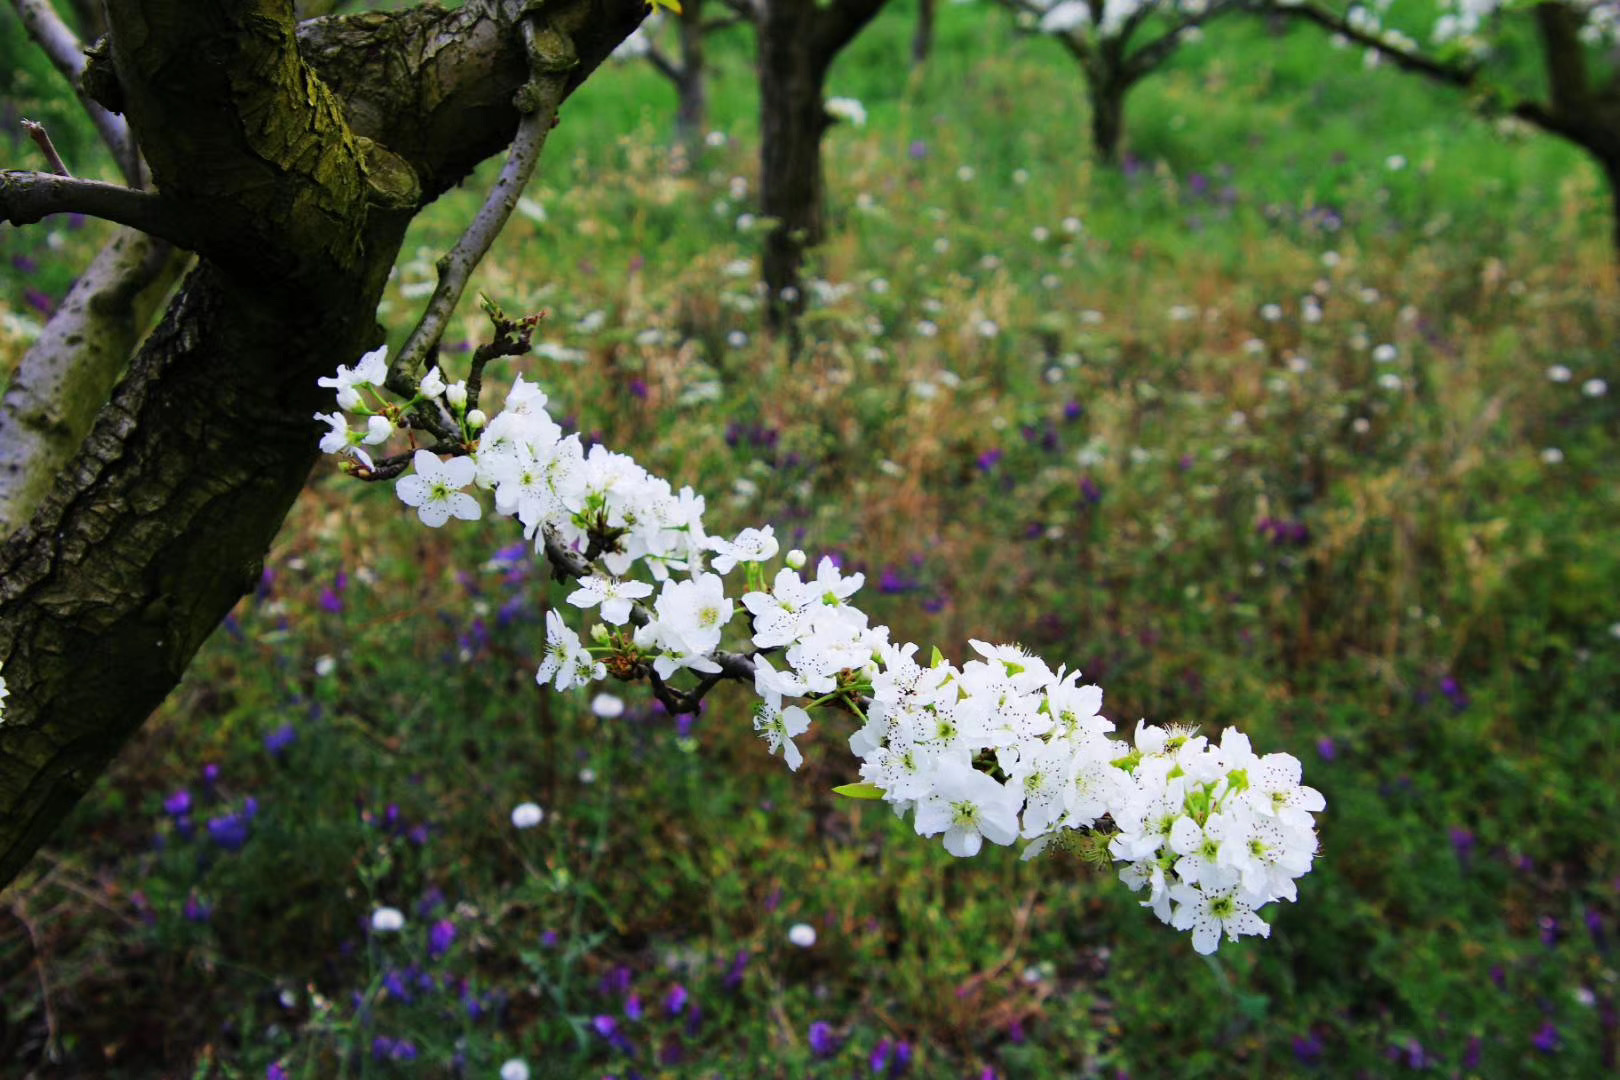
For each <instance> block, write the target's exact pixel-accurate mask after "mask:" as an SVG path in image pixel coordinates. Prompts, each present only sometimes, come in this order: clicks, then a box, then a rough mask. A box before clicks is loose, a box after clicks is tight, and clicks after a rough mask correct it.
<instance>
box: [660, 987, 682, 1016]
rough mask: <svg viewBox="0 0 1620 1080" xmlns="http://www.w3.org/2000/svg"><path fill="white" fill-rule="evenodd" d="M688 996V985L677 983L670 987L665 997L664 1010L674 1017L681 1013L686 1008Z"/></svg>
mask: <svg viewBox="0 0 1620 1080" xmlns="http://www.w3.org/2000/svg"><path fill="white" fill-rule="evenodd" d="M686 998H687V993H686V987H684V986H682V985H681V984H680V983H676V984H675V985H674V986H672V987H670V988H669V993H668V994H667V995H666V996H665V997H664V1011H665V1012H666V1013H668V1014H669V1015H670V1016H672V1017H674V1016H679V1015H681V1012H682V1010H684V1009H685V1008H686Z"/></svg>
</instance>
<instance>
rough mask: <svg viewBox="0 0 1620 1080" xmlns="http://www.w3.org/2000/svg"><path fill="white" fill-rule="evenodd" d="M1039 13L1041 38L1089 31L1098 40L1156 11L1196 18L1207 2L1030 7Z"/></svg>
mask: <svg viewBox="0 0 1620 1080" xmlns="http://www.w3.org/2000/svg"><path fill="white" fill-rule="evenodd" d="M1032 6H1033V7H1034V8H1036V9H1037V10H1039V11H1040V19H1039V22H1038V26H1039V29H1040V31H1041V33H1043V34H1077V33H1078V34H1084V33H1087V32H1089V31H1091V30H1093V29H1095V30H1096V32H1097V36H1099V37H1102V38H1117V37H1119V35H1120V34H1121V32H1123V31H1124V30H1125V27H1126V24H1127V23H1131V22H1132V21H1133V20H1136V19H1139V18H1142V17H1143V16H1145V15H1148V14H1151V13H1154V12H1155V11H1157V12H1158V13H1160V14H1163V15H1164V16H1165V17H1167V18H1171V19H1177V18H1189V19H1191V18H1198V17H1200V16H1202V15H1203V14H1204V13H1205V12H1207V11H1208V10H1209V6H1210V0H1104V2H1103V3H1102V4H1101V5H1100V7H1101V9H1102V10H1101V13H1100V14H1099V13H1098V11H1097V10H1096V9H1097V7H1098V6H1099V5H1097V4H1095V3H1093V2H1092V0H1059V2H1058V3H1054V4H1050V5H1047V4H1044V3H1039V2H1036V3H1034V4H1032Z"/></svg>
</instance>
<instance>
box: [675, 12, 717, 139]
mask: <svg viewBox="0 0 1620 1080" xmlns="http://www.w3.org/2000/svg"><path fill="white" fill-rule="evenodd" d="M677 29H678V31H679V33H680V39H681V69H680V78H679V79H677V80H676V81H675V93H676V95H677V96H678V100H677V102H676V106H675V138H676V141H677V142H679V143H680V144H681V145H682V146H684V147H686V151H687V160H688V161H696V160H697V152H698V151H699V150H701V149H702V148H703V137H704V135H706V134H708V130H709V91H708V73H707V72H705V71H704V69H703V0H686V2H685V3H683V4H682V5H681V16H680V22H679V24H678V27H677Z"/></svg>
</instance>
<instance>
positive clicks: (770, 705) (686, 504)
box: [321, 353, 1324, 953]
mask: <svg viewBox="0 0 1620 1080" xmlns="http://www.w3.org/2000/svg"><path fill="white" fill-rule="evenodd" d="M381 362H382V361H381V354H380V353H374V354H371V355H369V356H368V357H367V358H366V359H365V360H364V361H362V363H361V364H360V365H359V366H357V368H356V369H354V370H353V371H350V370H349V369H347V368H341V369H339V372H338V376H337V378H336V379H333V380H322V384H323V385H329V386H332V387H333V388H334V389H336V390H337V392H338V395H339V405H340V407H346V408H351V409H354V410H358V411H359V412H360V413H361V414H362V415H364V416H367V417H368V418H370V419H375V418H377V417H379V416H381V417H388V416H397V415H399V411H398V410H397V409H395V410H392V411H388V410H386V409H385V410H384V411H376V410H373V409H371V408H368V407H367V406H366V405H365V404H364V403H363V401H362V400H361V398H360V395H359V391H361V390H369V391H371V392H372V393H373V394H375V393H376V388H377V387H378V386H379V385H380V384H381V381H382V374H381V371H380V370H379V368H378V365H379V364H380V363H381ZM424 387H425V388H427V389H428V390H429V391H430V393H429V394H428V396H433V397H436V398H437V399H438V400H440V401H441V403H442V404H443V405H444V406H445V408H446V409H448V411H449V412H450V414H451V415H453V416H454V417H455V418H456V419H457V421H458V423H459V424H460V425H461V429H462V432H463V434H464V435H465V436H467V437H468V439H469V445H470V446H471V447H472V452H471V453H469V454H467V455H465V456H460V457H452V458H451V459H449V460H448V461H441V460H440V458H439V457H438V456H437V455H435V454H433V453H430V452H428V451H426V450H418V451H416V453H415V455H414V458H413V463H414V466H415V472H414V473H413V474H410V475H406V476H403V477H401V478H400V479H399V480H398V481H397V482H396V491H397V493H398V494H399V497H400V499H401V501H403V502H405V503H406V504H407V505H409V506H411V507H413V508H415V510H416V511H417V514H418V515H419V516H420V518H421V520H422V522H423V523H424V524H426V525H429V526H432V527H438V526H440V525H443V524H444V523H445V522H446V521H448V520H449V519H450V518H451V517H458V518H468V519H471V518H477V517H478V516H479V514H480V513H481V510H480V504H479V502H478V500H476V499H474V498H473V497H472V496H471V495H469V494H468V493H467V492H465V491H463V490H461V489H462V488H464V487H467V486H469V485H473V486H476V487H478V488H482V489H484V490H486V491H491V492H493V496H494V504H495V508H496V510H497V511H498V512H499V513H501V514H504V515H509V516H513V517H516V518H517V519H518V521H519V522H521V523H522V525H523V528H524V535H525V536H526V537H529V538H531V539H532V540H533V541H534V544H535V547H536V550H537V551H543V550H544V549H545V548H546V546H547V545H548V544H551V545H557V546H560V547H561V548H562V549H563V550H564V551H567V552H571V553H573V554H574V555H577V556H579V557H580V558H579V560H578V562H577V564H576V566H575V567H574V571H575V572H577V571H578V570H579V568H580V567H582V566H584V567H588V571H587V572H585V573H584V575H583V576H581V577H579V578H578V580H577V581H576V584H575V587H574V589H573V591H572V592H570V593H569V594H568V596H567V598H566V604H567V609H571V610H573V611H575V612H577V613H579V615H580V617H581V618H583V617H584V613H585V612H587V611H595V612H596V615H597V617H599V619H600V624H599V625H597V626H595V627H594V628H593V630H592V632H591V633H590V634H589V635H588V640H590V641H591V642H592V644H589V645H587V644H586V639H582V638H581V636H580V634H579V632H578V631H577V630H576V629H575V628H574V627H573V626H572V625H570V623H571V621H572V620H571V619H569V618H565V617H564V615H563V613H562V611H560V610H556V609H553V610H551V611H550V612H548V613H547V616H546V644H545V652H544V656H543V658H542V660H541V663H540V667H539V670H538V672H537V673H536V680H537V681H538V682H539V683H541V684H542V685H546V684H549V685H551V686H553V687H555V688H556V689H557V690H567V689H570V688H574V687H581V686H587V685H589V684H591V683H593V682H596V681H598V680H601V679H604V678H606V677H607V676H608V674H609V672H610V671H612V672H613V673H614V674H615V675H617V676H619V677H622V678H636V677H641V676H649V674H650V677H654V678H656V679H657V680H660V681H662V682H664V683H667V682H668V680H670V679H672V678H673V677H675V676H676V675H677V674H678V673H679V672H680V671H682V670H683V669H688V670H690V671H692V672H694V673H696V674H697V675H698V676H703V677H711V678H712V677H718V676H719V675H720V674H721V673H722V672H723V671H725V670H726V666H725V665H724V664H722V663H721V660H720V654H719V652H718V650H719V649H720V648H721V644H722V641H723V638H724V635H725V632H726V630H727V629H728V627H730V625H731V624H732V623H733V621H734V620H735V619H736V616H737V615H738V614H739V612H745V613H746V622H747V623H748V627H747V629H746V631H744V632H743V633H744V634H745V636H746V637H747V638H748V639H749V644H751V645H752V650H751V653H752V654H751V655H750V656H748V657H747V659H748V660H749V661H750V662H751V665H752V671H753V689H754V692H755V694H756V696H757V698H758V700H757V702H756V704H755V706H754V717H753V721H754V728H755V730H756V731H757V732H758V733H759V734H760V736H761V737H762V738H764V739H765V741H766V742H767V744H768V746H769V749H770V751H771V752H772V753H777V752H780V753H781V754H782V756H783V758H784V759H785V760H786V762H787V764H788V767H789V768H791V769H797V768H798V767H799V766H800V764H802V762H803V755H802V753H801V751H800V749H799V747H798V746H797V744H796V743H795V740H796V739H797V738H798V737H799V736H801V735H803V734H805V732H807V731H808V730H809V729H810V726H811V715H810V710H812V709H816V708H818V707H819V708H834V709H836V710H838V711H841V712H845V713H846V714H849V713H852V714H854V715H855V716H856V717H858V718H859V719H858V722H859V724H860V727H859V730H857V731H856V732H855V734H854V735H853V736H852V737H851V738H850V740H849V744H850V748H851V750H852V751H853V752H854V754H855V756H856V757H857V758H859V759H860V775H861V780H862V782H861V783H858V784H852V785H848V786H846V787H844V788H840V789H839V790H840V791H841V792H844V793H846V794H850V795H854V796H857V797H865V798H874V799H875V798H881V799H883V800H885V801H887V802H888V803H889V804H890V805H891V806H892V807H893V808H894V810H895V811H896V812H897V813H898V814H901V815H906V814H910V815H911V820H912V823H913V825H914V827H915V828H916V831H917V832H918V834H920V835H922V836H943V840H944V845H945V848H946V850H948V851H949V852H951V854H953V855H957V856H971V855H974V854H977V853H978V852H979V850H980V849H981V847H982V846H983V842H984V841H985V840H989V841H990V842H991V843H993V844H1011V843H1013V842H1014V841H1015V840H1018V839H1020V838H1021V839H1024V840H1026V841H1032V843H1030V844H1029V846H1028V848H1027V849H1026V852H1025V857H1026V858H1029V857H1032V856H1033V855H1035V854H1038V853H1039V852H1041V851H1042V850H1045V849H1048V848H1052V849H1056V850H1081V849H1085V848H1086V847H1087V846H1088V841H1089V845H1090V848H1091V850H1092V851H1093V852H1094V853H1101V852H1106V856H1111V857H1112V858H1113V859H1114V860H1115V861H1116V862H1117V863H1119V864H1121V871H1120V872H1121V877H1122V878H1123V879H1124V881H1125V883H1126V884H1127V885H1129V886H1130V887H1131V888H1132V889H1134V890H1141V889H1143V888H1146V889H1147V890H1148V892H1147V899H1146V900H1145V901H1143V904H1144V906H1146V907H1150V908H1152V910H1153V911H1154V912H1155V913H1156V914H1157V915H1158V916H1159V917H1160V918H1161V919H1163V920H1165V921H1167V922H1169V923H1171V924H1172V925H1173V926H1175V927H1176V928H1178V929H1184V930H1186V929H1190V930H1192V932H1193V945H1194V947H1195V948H1196V949H1197V950H1198V951H1199V952H1205V953H1207V952H1211V951H1213V950H1214V949H1215V947H1216V946H1217V945H1218V944H1219V941H1220V938H1221V935H1222V934H1223V932H1224V933H1225V934H1226V935H1228V936H1230V937H1233V938H1236V937H1238V936H1240V935H1244V934H1260V935H1266V934H1268V933H1269V932H1270V928H1269V926H1268V925H1267V924H1266V923H1265V922H1264V921H1263V920H1261V919H1260V918H1259V917H1258V916H1257V915H1256V914H1255V911H1256V909H1258V908H1260V907H1262V906H1263V905H1265V904H1267V903H1270V902H1271V901H1274V900H1290V901H1291V900H1293V899H1294V897H1295V887H1294V880H1295V879H1296V878H1298V877H1299V876H1300V875H1301V874H1304V873H1305V872H1306V871H1308V870H1309V869H1310V866H1311V862H1312V860H1313V858H1314V857H1315V854H1316V833H1315V828H1314V822H1313V819H1312V816H1311V815H1312V814H1313V813H1314V812H1316V811H1318V810H1321V809H1322V808H1323V806H1324V802H1323V799H1322V796H1321V795H1320V794H1319V793H1317V792H1316V791H1314V790H1313V789H1311V788H1309V787H1305V786H1303V785H1302V784H1301V783H1300V764H1299V762H1298V760H1296V759H1295V758H1293V757H1290V756H1289V755H1287V754H1269V755H1266V756H1265V757H1257V756H1256V755H1255V754H1254V753H1253V752H1252V751H1251V750H1250V748H1249V741H1248V739H1247V738H1245V737H1244V736H1243V735H1241V734H1239V733H1238V732H1237V731H1235V730H1230V729H1229V730H1227V731H1226V732H1225V734H1224V736H1223V737H1222V739H1221V742H1220V744H1219V746H1211V745H1210V744H1209V743H1208V741H1207V740H1206V739H1205V738H1203V737H1202V736H1197V735H1194V734H1193V733H1191V732H1190V731H1179V730H1176V729H1170V730H1166V729H1164V728H1159V727H1153V726H1149V725H1147V724H1145V723H1142V724H1138V726H1137V728H1136V731H1135V734H1134V737H1133V739H1132V740H1130V741H1129V742H1126V741H1121V740H1119V739H1116V738H1113V737H1111V735H1110V733H1111V732H1112V731H1113V730H1114V725H1113V723H1112V722H1110V721H1109V720H1107V719H1104V718H1103V716H1102V715H1101V709H1102V697H1103V695H1102V690H1101V689H1099V688H1098V687H1096V686H1093V685H1088V684H1084V683H1082V682H1081V681H1080V673H1079V672H1078V671H1068V670H1067V669H1065V668H1059V669H1058V670H1057V671H1056V672H1054V671H1052V670H1051V669H1050V668H1049V667H1048V666H1047V664H1046V663H1045V662H1044V661H1043V660H1041V659H1040V658H1039V657H1037V656H1033V655H1031V654H1030V653H1028V652H1026V651H1024V650H1023V649H1021V648H1019V647H1017V646H1014V645H991V644H987V643H985V642H981V641H974V642H973V643H972V645H973V649H974V651H975V652H976V653H977V657H976V658H974V659H971V660H968V661H967V662H966V663H964V664H962V665H961V666H960V667H958V666H957V665H955V664H952V663H949V662H948V661H946V660H945V659H944V657H942V656H941V655H940V654H939V653H938V651H937V650H936V651H935V652H934V653H933V655H932V656H931V657H930V658H929V660H928V662H927V663H926V664H924V663H921V662H919V661H918V659H917V652H918V647H917V646H916V645H914V644H909V643H907V644H900V643H896V642H892V641H891V640H890V634H889V628H888V627H886V626H880V625H873V624H872V623H871V621H870V620H869V619H868V617H867V615H866V613H865V612H863V611H861V610H860V608H858V607H856V606H855V604H854V603H853V602H852V598H853V597H854V596H855V594H856V593H857V592H858V591H859V590H860V588H861V586H862V585H863V584H864V576H863V575H861V574H858V573H855V574H845V573H844V572H843V571H842V570H841V569H840V568H839V567H838V566H837V564H835V563H834V562H833V561H832V560H831V559H829V558H823V559H822V560H821V561H820V563H819V564H818V565H817V566H816V568H815V574H814V576H813V577H809V578H806V577H805V576H803V574H802V571H803V570H804V568H805V564H806V560H805V557H804V554H803V553H802V552H799V551H790V552H787V553H786V554H785V555H784V557H783V559H782V562H783V563H784V564H785V565H782V566H780V567H779V568H778V569H777V570H776V572H775V574H774V575H772V576H768V573H767V566H768V564H771V563H772V562H773V561H774V560H775V559H776V557H777V555H778V552H779V551H780V546H779V544H778V542H777V539H776V537H775V534H774V533H773V531H772V529H771V527H770V526H765V527H763V528H757V529H753V528H751V529H744V530H743V531H742V532H741V533H739V534H738V535H737V536H735V537H732V538H730V539H726V538H723V537H714V536H710V535H708V533H707V532H706V531H705V529H704V525H703V511H704V502H703V499H702V498H701V497H700V496H698V495H696V494H694V493H693V492H692V490H691V489H690V488H682V489H680V490H679V491H675V490H673V489H672V488H671V486H670V484H669V483H668V482H667V481H665V480H662V479H660V478H658V477H656V476H652V475H650V474H649V473H648V472H647V471H646V470H644V469H643V468H641V466H639V465H637V464H636V463H635V462H634V461H633V460H632V459H630V458H629V457H626V456H624V455H622V454H616V453H613V452H611V451H609V450H607V449H606V448H605V447H602V446H599V445H598V446H593V447H591V448H590V450H589V451H586V450H585V449H584V448H583V446H582V445H581V442H580V439H579V437H578V436H577V435H566V436H565V435H564V434H563V432H562V429H561V428H560V427H559V425H558V424H557V423H556V421H554V420H553V419H552V417H551V416H550V414H549V413H548V412H547V411H546V408H545V406H546V395H545V394H544V393H542V392H541V391H540V389H539V388H538V387H537V386H535V385H534V384H533V383H529V382H525V381H524V380H523V379H522V378H521V377H520V378H519V379H518V380H517V382H516V383H515V384H514V385H513V387H512V389H511V390H510V391H509V392H508V394H507V396H506V401H505V407H504V408H503V409H502V410H501V411H500V412H499V413H497V414H496V415H495V417H494V418H493V419H490V420H488V421H487V424H486V422H485V420H484V417H483V416H481V415H478V414H477V410H472V411H471V412H469V411H468V410H467V409H466V404H467V401H466V395H465V393H464V392H463V393H461V394H459V395H457V394H454V393H452V389H453V388H451V387H446V386H444V384H443V381H442V378H440V377H439V376H438V373H437V371H435V372H433V373H432V375H431V376H430V378H429V379H428V380H425V381H424ZM345 402H349V403H350V404H348V405H345ZM321 419H323V420H326V421H327V422H329V423H330V422H332V421H331V419H330V417H327V416H322V417H321ZM369 426H370V424H369V419H368V428H369ZM344 427H345V430H346V423H345V425H344ZM336 429H337V425H336V424H334V430H336ZM480 433H481V434H480ZM475 435H476V436H477V437H476V441H475V442H474V441H472V439H473V437H474V436H475ZM356 449H357V447H356V444H354V443H353V442H350V441H345V440H334V445H333V450H334V451H335V452H339V453H349V454H352V455H354V456H356V457H358V456H359V455H358V454H357V453H356ZM593 545H594V547H593ZM591 556H594V558H590V561H589V562H588V563H587V562H586V561H585V560H586V558H587V557H591ZM739 579H740V583H741V589H740V591H739V592H737V599H736V600H733V598H732V597H733V594H734V593H733V591H732V590H730V588H729V587H731V586H735V585H737V584H738V583H739ZM565 610H566V609H565ZM773 661H774V662H773ZM736 670H737V669H736V668H733V671H732V673H733V674H735V673H736ZM741 670H744V671H745V670H746V668H742V669H741ZM1104 840H1106V846H1104Z"/></svg>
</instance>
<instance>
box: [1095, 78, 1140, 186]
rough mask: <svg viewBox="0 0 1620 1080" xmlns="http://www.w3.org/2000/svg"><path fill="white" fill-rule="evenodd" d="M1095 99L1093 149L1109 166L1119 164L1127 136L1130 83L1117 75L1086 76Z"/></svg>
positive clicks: (1098, 157) (1099, 158) (1098, 158)
mask: <svg viewBox="0 0 1620 1080" xmlns="http://www.w3.org/2000/svg"><path fill="white" fill-rule="evenodd" d="M1086 87H1087V89H1088V90H1089V91H1090V96H1091V147H1092V149H1093V150H1094V151H1096V154H1097V160H1099V161H1101V162H1103V163H1104V164H1105V165H1116V164H1118V163H1119V143H1120V139H1121V137H1122V136H1123V135H1124V134H1125V95H1126V93H1127V92H1128V91H1129V89H1130V84H1129V83H1127V82H1126V81H1125V80H1124V79H1122V78H1119V77H1118V76H1117V75H1116V74H1115V73H1113V72H1109V71H1101V72H1098V73H1097V74H1095V75H1093V74H1092V73H1091V72H1089V71H1088V72H1087V73H1086Z"/></svg>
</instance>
